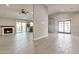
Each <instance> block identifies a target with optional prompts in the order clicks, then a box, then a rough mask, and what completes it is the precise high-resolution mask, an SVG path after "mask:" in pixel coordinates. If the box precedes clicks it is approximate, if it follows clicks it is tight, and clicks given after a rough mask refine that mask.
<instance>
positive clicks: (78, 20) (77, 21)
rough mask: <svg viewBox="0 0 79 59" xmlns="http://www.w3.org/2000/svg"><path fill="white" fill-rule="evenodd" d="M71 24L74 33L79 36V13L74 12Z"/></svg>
mask: <svg viewBox="0 0 79 59" xmlns="http://www.w3.org/2000/svg"><path fill="white" fill-rule="evenodd" d="M71 24H72V26H71V28H72V34H73V35H75V36H79V13H74V15H73V17H72V23H71Z"/></svg>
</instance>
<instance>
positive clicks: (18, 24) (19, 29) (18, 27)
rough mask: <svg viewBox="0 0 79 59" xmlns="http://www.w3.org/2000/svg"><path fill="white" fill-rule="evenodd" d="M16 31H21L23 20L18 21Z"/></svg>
mask: <svg viewBox="0 0 79 59" xmlns="http://www.w3.org/2000/svg"><path fill="white" fill-rule="evenodd" d="M16 32H21V22H16Z"/></svg>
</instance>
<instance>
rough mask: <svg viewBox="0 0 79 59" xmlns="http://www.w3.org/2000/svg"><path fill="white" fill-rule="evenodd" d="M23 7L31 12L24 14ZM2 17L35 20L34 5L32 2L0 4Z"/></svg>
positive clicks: (0, 15)
mask: <svg viewBox="0 0 79 59" xmlns="http://www.w3.org/2000/svg"><path fill="white" fill-rule="evenodd" d="M21 9H25V11H26V12H27V11H28V12H29V13H28V14H26V15H24V14H22V13H21ZM0 17H5V18H13V19H24V20H33V5H32V4H10V5H9V6H7V5H5V4H0Z"/></svg>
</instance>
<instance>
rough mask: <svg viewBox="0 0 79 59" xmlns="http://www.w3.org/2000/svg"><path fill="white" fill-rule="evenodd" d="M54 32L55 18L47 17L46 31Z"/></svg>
mask: <svg viewBox="0 0 79 59" xmlns="http://www.w3.org/2000/svg"><path fill="white" fill-rule="evenodd" d="M54 32H55V20H54V19H53V18H50V17H49V19H48V33H54Z"/></svg>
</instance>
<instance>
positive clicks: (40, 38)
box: [34, 35, 48, 40]
mask: <svg viewBox="0 0 79 59" xmlns="http://www.w3.org/2000/svg"><path fill="white" fill-rule="evenodd" d="M45 37H48V35H45V36H41V37H38V38H34V40H39V39H42V38H45Z"/></svg>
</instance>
